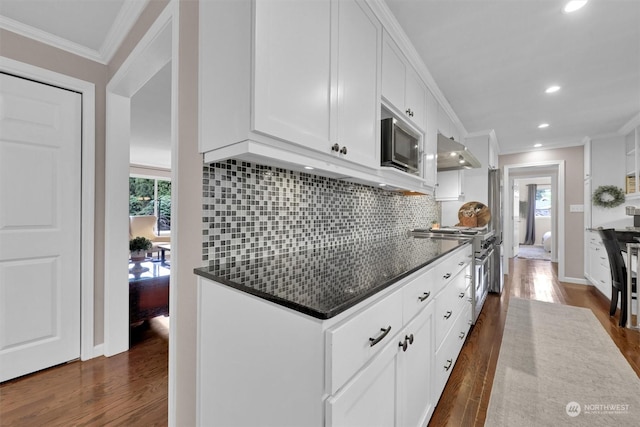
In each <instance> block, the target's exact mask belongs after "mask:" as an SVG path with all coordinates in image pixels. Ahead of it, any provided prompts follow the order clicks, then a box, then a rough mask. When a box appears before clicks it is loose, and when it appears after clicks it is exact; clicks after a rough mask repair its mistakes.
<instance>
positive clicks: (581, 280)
mask: <svg viewBox="0 0 640 427" xmlns="http://www.w3.org/2000/svg"><path fill="white" fill-rule="evenodd" d="M558 280H560V281H561V282H566V283H575V284H576V285H590V283H589V282H587V279H585V278H577V277H559V278H558Z"/></svg>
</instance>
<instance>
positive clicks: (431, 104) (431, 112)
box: [422, 90, 438, 187]
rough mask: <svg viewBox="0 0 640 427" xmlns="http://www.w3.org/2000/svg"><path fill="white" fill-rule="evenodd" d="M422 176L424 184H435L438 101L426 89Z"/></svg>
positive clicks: (431, 185)
mask: <svg viewBox="0 0 640 427" xmlns="http://www.w3.org/2000/svg"><path fill="white" fill-rule="evenodd" d="M423 150H424V152H423V168H424V169H423V172H422V178H423V179H424V183H425V185H426V186H429V187H435V185H436V182H437V181H436V170H437V164H436V160H437V158H436V155H437V153H438V101H437V100H436V98H435V96H433V94H432V93H431V91H429V90H427V126H426V131H425V136H424V146H423Z"/></svg>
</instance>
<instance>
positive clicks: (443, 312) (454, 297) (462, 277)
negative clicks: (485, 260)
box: [435, 267, 471, 348]
mask: <svg viewBox="0 0 640 427" xmlns="http://www.w3.org/2000/svg"><path fill="white" fill-rule="evenodd" d="M467 272H470V267H469V269H465V270H462V271H461V272H459V273H458V275H457V276H456V277H455V278H454V279H453V280H452V281H451V283H449V284H448V285H447V287H446V288H445V289H443V290H442V291H441V292H440V293H439V294H438V296H437V298H436V317H435V319H436V348H438V347H439V346H440V344H441V343H442V340H443V338H444V337H445V336H446V335H447V333H448V332H449V329H451V326H452V325H453V324H454V322H455V320H456V319H457V317H458V316H459V315H460V313H462V312H463V311H464V310H465V309H466V308H467V307H471V303H470V302H469V299H470V298H471V280H470V279H469V278H468V277H467Z"/></svg>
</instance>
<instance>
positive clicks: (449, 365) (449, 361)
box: [444, 359, 453, 371]
mask: <svg viewBox="0 0 640 427" xmlns="http://www.w3.org/2000/svg"><path fill="white" fill-rule="evenodd" d="M452 364H453V359H447V364H446V365H444V370H445V371H448V370H449V368H451V365H452Z"/></svg>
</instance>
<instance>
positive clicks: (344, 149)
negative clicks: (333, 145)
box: [340, 146, 347, 154]
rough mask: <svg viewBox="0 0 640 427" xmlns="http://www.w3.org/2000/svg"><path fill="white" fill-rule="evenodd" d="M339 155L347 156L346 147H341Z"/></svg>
mask: <svg viewBox="0 0 640 427" xmlns="http://www.w3.org/2000/svg"><path fill="white" fill-rule="evenodd" d="M340 154H347V147H346V146H343V147H342V148H341V149H340Z"/></svg>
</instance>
